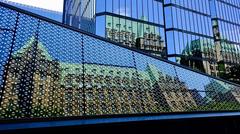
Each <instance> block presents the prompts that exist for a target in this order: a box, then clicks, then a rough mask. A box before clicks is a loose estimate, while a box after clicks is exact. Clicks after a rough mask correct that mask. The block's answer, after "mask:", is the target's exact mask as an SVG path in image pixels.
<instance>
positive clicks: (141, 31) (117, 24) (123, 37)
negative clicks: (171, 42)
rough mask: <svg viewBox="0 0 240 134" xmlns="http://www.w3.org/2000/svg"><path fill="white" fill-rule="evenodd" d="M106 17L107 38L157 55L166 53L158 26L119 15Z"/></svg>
mask: <svg viewBox="0 0 240 134" xmlns="http://www.w3.org/2000/svg"><path fill="white" fill-rule="evenodd" d="M106 18H107V19H106V21H107V24H106V35H105V36H106V38H107V39H109V40H112V41H115V42H118V43H121V44H123V45H126V46H129V47H134V48H138V49H140V50H142V51H145V52H148V53H151V54H153V55H156V56H160V57H162V56H165V55H166V52H165V44H164V40H163V37H161V36H160V31H159V30H157V29H158V27H156V26H152V25H149V24H144V23H140V22H135V21H129V20H125V19H120V18H117V17H110V16H107V17H106Z"/></svg>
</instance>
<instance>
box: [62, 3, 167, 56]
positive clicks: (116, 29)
mask: <svg viewBox="0 0 240 134" xmlns="http://www.w3.org/2000/svg"><path fill="white" fill-rule="evenodd" d="M64 5H65V6H64V23H65V24H69V25H71V26H74V27H77V28H80V29H83V30H85V31H87V32H90V33H93V34H97V35H99V36H102V37H104V38H107V39H109V40H111V41H115V42H118V43H121V44H123V45H126V46H129V47H133V48H138V49H140V50H142V51H145V52H147V53H151V54H153V55H157V56H160V57H166V46H165V34H164V33H165V32H164V20H163V2H161V1H159V0H65V4H64Z"/></svg>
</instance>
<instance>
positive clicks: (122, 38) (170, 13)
mask: <svg viewBox="0 0 240 134" xmlns="http://www.w3.org/2000/svg"><path fill="white" fill-rule="evenodd" d="M66 1H67V0H66ZM75 1H76V0H75ZM79 1H81V0H79ZM82 1H85V0H82ZM93 2H94V3H95V4H93V5H94V6H92V8H94V9H95V10H94V13H93V14H94V15H93V16H92V17H93V18H94V19H95V21H94V26H95V28H96V29H95V31H94V30H92V31H91V30H90V32H92V33H96V34H97V35H99V36H102V37H105V38H107V39H109V40H112V41H115V42H119V43H121V44H124V45H126V46H130V47H134V48H138V49H140V50H143V51H145V52H148V53H151V54H154V55H157V56H161V57H167V58H168V59H169V60H170V61H174V62H176V63H179V64H182V65H185V66H188V67H192V68H193V69H196V70H199V71H202V72H205V73H207V74H210V75H213V76H219V77H222V78H226V79H228V80H237V81H239V82H240V79H239V78H237V77H235V78H233V77H232V76H231V75H235V74H234V73H233V72H234V71H236V69H234V68H240V66H239V67H238V66H236V65H238V64H239V63H240V60H239V59H240V47H239V45H240V37H239V35H240V21H239V20H240V16H239V14H240V13H239V12H240V6H239V5H240V2H239V1H238V0H198V1H195V0H93ZM65 5H67V4H65ZM73 5H74V4H73ZM78 24H79V23H78ZM83 29H84V28H83ZM85 30H87V31H89V30H88V29H85ZM239 75H240V74H239Z"/></svg>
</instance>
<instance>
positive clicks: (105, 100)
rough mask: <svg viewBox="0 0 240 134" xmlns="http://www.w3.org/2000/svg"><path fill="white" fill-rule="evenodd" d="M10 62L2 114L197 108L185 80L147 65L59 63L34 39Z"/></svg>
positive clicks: (125, 111) (76, 113)
mask: <svg viewBox="0 0 240 134" xmlns="http://www.w3.org/2000/svg"><path fill="white" fill-rule="evenodd" d="M10 65H11V66H10V67H9V70H8V71H7V80H6V83H7V84H6V86H5V87H4V92H3V93H4V94H3V99H2V102H1V105H0V111H1V113H2V115H4V116H9V117H10V116H17V117H25V116H36V117H40V116H47V115H49V116H54V115H55V116H79V115H82V114H87V115H101V114H124V113H125V114H127V113H129V114H131V113H149V112H151V113H154V112H167V111H184V110H187V109H188V108H193V107H196V106H197V104H196V102H195V100H194V98H193V97H192V95H191V93H190V92H189V91H188V88H187V87H186V85H185V83H183V82H181V81H180V80H179V79H178V78H173V77H171V76H169V75H166V74H163V73H162V72H160V71H159V70H158V69H157V68H156V67H155V66H153V65H148V67H147V68H146V70H144V71H136V69H134V68H129V67H113V66H109V65H97V64H84V67H83V64H77V63H65V62H60V61H57V60H54V59H53V58H52V57H51V55H49V53H48V52H47V50H46V48H45V47H44V45H43V44H41V43H38V42H37V41H36V40H35V39H31V40H30V41H29V42H28V43H27V44H26V45H25V46H23V47H22V48H21V49H19V50H18V51H16V52H15V53H14V54H13V56H12V58H11V61H10ZM83 69H84V70H83ZM83 71H84V73H83ZM84 87H85V88H84ZM32 114H34V115H32Z"/></svg>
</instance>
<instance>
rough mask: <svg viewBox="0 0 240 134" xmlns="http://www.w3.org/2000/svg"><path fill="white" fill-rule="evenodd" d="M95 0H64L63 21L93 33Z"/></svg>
mask: <svg viewBox="0 0 240 134" xmlns="http://www.w3.org/2000/svg"><path fill="white" fill-rule="evenodd" d="M94 16H95V0H65V1H64V11H63V23H65V24H68V25H71V26H73V27H76V28H80V29H83V30H85V31H88V32H91V33H95V18H94Z"/></svg>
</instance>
